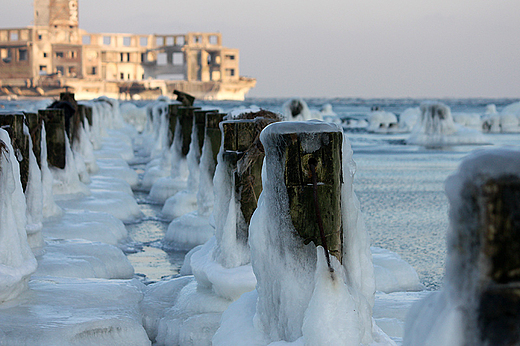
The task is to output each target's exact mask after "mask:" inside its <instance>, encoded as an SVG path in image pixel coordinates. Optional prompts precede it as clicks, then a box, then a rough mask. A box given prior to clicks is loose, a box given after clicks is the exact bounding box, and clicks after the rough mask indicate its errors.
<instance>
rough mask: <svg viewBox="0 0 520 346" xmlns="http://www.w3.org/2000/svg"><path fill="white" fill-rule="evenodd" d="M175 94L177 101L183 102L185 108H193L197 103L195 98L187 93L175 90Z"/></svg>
mask: <svg viewBox="0 0 520 346" xmlns="http://www.w3.org/2000/svg"><path fill="white" fill-rule="evenodd" d="M173 93H174V94H175V95H177V101H179V102H181V103H182V105H183V106H184V107H192V106H193V102H195V97H194V96H191V95H190V94H187V93H185V92H182V91H179V90H174V91H173Z"/></svg>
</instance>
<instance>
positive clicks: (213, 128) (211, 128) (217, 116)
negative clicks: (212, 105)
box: [204, 113, 227, 176]
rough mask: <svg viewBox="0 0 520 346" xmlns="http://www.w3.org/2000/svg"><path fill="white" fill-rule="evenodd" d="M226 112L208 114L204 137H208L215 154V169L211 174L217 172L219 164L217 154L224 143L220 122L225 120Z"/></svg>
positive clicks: (212, 151)
mask: <svg viewBox="0 0 520 346" xmlns="http://www.w3.org/2000/svg"><path fill="white" fill-rule="evenodd" d="M226 115H227V114H225V113H207V114H206V126H205V128H206V130H205V133H204V137H207V138H208V140H209V143H210V145H211V153H212V154H213V162H214V165H212V166H213V171H212V172H210V175H211V176H213V175H214V174H215V167H216V166H217V156H218V152H219V150H220V145H221V144H222V143H221V142H222V132H220V123H221V122H222V121H223V120H224V117H225V116H226Z"/></svg>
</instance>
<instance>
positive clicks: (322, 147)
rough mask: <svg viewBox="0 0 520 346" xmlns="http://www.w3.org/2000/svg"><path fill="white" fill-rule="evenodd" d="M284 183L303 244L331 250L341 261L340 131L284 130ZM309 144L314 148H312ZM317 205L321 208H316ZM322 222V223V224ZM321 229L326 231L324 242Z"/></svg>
mask: <svg viewBox="0 0 520 346" xmlns="http://www.w3.org/2000/svg"><path fill="white" fill-rule="evenodd" d="M279 136H280V143H283V144H281V147H280V150H283V154H282V155H283V159H284V160H285V164H284V167H285V172H284V175H285V186H286V188H287V194H288V196H289V210H290V215H291V220H292V223H293V225H294V228H295V229H296V230H297V231H298V234H299V235H300V236H301V237H302V238H303V241H304V244H308V243H310V242H313V243H314V244H315V245H316V246H318V245H321V246H323V247H324V248H325V249H328V251H329V253H330V254H331V255H333V256H336V258H337V259H338V260H339V261H340V262H342V242H343V241H342V239H343V232H342V225H341V184H342V168H341V161H342V160H341V158H342V150H341V148H342V143H343V134H342V133H341V132H315V133H308V132H297V131H294V132H290V133H281V134H280V135H279ZM309 146H312V147H313V149H314V150H313V151H309V149H308V148H309ZM316 206H318V208H316ZM320 224H321V225H320ZM320 228H321V229H322V230H323V232H324V234H323V235H324V237H325V244H324V239H323V237H322V235H321V234H320V231H321V230H320Z"/></svg>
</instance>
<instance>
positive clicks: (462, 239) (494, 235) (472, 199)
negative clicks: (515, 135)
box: [404, 148, 520, 346]
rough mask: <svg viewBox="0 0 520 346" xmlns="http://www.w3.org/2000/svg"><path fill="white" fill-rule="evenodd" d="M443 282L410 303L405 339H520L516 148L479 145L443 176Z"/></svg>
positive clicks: (478, 344) (519, 158) (478, 342)
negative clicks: (446, 217)
mask: <svg viewBox="0 0 520 346" xmlns="http://www.w3.org/2000/svg"><path fill="white" fill-rule="evenodd" d="M446 193H447V195H448V199H449V201H450V230H449V235H448V258H447V261H446V282H445V287H444V289H443V290H442V291H441V292H440V293H437V294H436V295H433V297H431V298H429V299H427V300H425V301H424V302H422V303H420V304H419V305H417V306H415V307H413V308H412V310H411V312H410V314H409V316H408V318H407V326H406V331H405V340H404V341H405V343H404V344H405V345H414V346H416V345H433V344H437V345H441V344H442V345H461V346H462V345H475V346H484V345H518V344H520V327H519V326H520V257H519V256H518V253H519V252H520V235H519V234H520V221H519V220H520V151H518V150H517V149H512V148H502V149H492V150H486V151H483V150H482V151H477V152H475V153H473V154H471V155H470V156H469V157H468V158H466V159H465V160H464V162H463V163H462V164H461V165H460V167H459V169H458V171H457V173H456V174H455V175H452V176H450V177H449V178H448V179H447V181H446Z"/></svg>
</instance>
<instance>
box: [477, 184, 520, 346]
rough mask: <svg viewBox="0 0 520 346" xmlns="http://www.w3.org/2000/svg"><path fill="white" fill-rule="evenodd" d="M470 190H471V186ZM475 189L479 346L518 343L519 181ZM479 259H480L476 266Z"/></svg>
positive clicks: (519, 275)
mask: <svg viewBox="0 0 520 346" xmlns="http://www.w3.org/2000/svg"><path fill="white" fill-rule="evenodd" d="M470 188H471V187H470ZM473 188H475V190H474V193H473V194H472V196H474V197H476V198H475V199H474V201H476V207H477V210H478V212H477V215H475V217H476V218H477V219H476V220H475V222H477V223H478V226H477V232H478V233H479V234H478V238H477V239H479V240H480V242H481V243H480V244H481V246H480V254H481V255H480V256H479V257H480V258H484V259H485V263H486V264H484V265H482V264H481V268H479V272H480V273H481V274H480V275H481V276H482V277H481V278H480V280H479V281H480V283H481V285H482V287H481V288H480V289H481V295H480V302H479V306H478V322H477V323H478V329H479V331H480V341H481V342H482V345H518V344H520V256H519V255H518V254H519V253H520V178H519V177H517V176H503V177H501V178H498V179H490V180H488V181H487V182H486V183H485V184H483V185H482V187H481V188H479V187H475V186H474V187H473ZM481 261H482V260H480V262H479V263H482V262H481Z"/></svg>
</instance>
